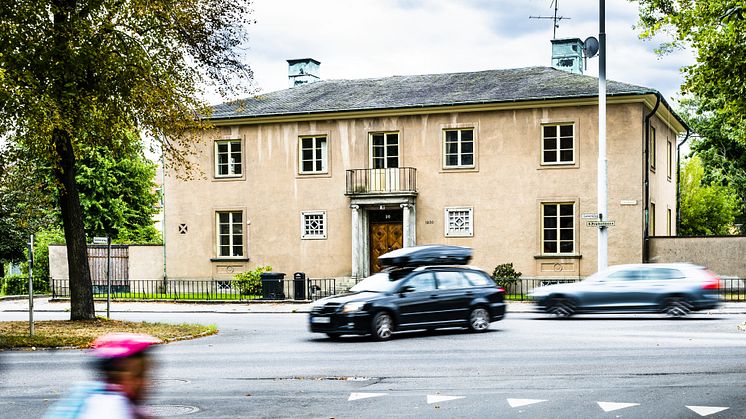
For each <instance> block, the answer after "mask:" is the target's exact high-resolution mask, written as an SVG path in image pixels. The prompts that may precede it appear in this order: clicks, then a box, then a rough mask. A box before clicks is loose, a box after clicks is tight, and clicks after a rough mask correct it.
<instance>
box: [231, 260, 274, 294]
mask: <svg viewBox="0 0 746 419" xmlns="http://www.w3.org/2000/svg"><path fill="white" fill-rule="evenodd" d="M270 271H272V267H271V266H259V267H258V268H256V269H254V270H253V271H246V272H241V273H240V274H236V275H234V276H233V281H231V287H233V288H235V289H238V291H239V292H240V293H241V295H261V293H262V277H261V274H262V272H270Z"/></svg>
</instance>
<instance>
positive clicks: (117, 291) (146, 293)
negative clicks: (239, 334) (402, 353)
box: [50, 278, 337, 301]
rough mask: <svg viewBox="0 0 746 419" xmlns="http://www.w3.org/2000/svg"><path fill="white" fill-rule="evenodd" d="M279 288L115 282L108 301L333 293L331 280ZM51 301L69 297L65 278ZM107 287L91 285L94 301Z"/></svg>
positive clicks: (289, 282) (54, 284)
mask: <svg viewBox="0 0 746 419" xmlns="http://www.w3.org/2000/svg"><path fill="white" fill-rule="evenodd" d="M278 285H280V286H279V289H272V290H271V292H266V291H268V290H265V289H262V290H260V292H258V293H256V294H255V293H249V292H247V291H244V292H241V290H240V289H239V288H238V287H236V286H234V284H233V283H232V281H230V280H227V281H212V280H171V279H169V280H160V279H152V280H148V279H143V280H139V279H137V280H135V279H129V280H124V281H122V280H118V281H117V282H116V285H112V286H111V298H112V299H115V300H184V301H250V300H302V301H308V300H311V301H315V300H318V299H320V298H324V297H328V296H330V295H334V294H336V293H337V285H336V280H335V279H334V278H307V279H305V280H304V281H301V282H298V281H295V280H293V279H283V280H282V283H281V284H278ZM50 286H51V291H52V298H53V299H55V298H69V297H70V284H69V281H68V280H67V279H54V278H52V279H50ZM107 291H108V286H106V285H101V284H94V285H93V297H94V298H95V299H103V298H106V296H107Z"/></svg>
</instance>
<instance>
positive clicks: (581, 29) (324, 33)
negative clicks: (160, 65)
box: [208, 0, 694, 103]
mask: <svg viewBox="0 0 746 419" xmlns="http://www.w3.org/2000/svg"><path fill="white" fill-rule="evenodd" d="M558 1H559V12H558V16H562V17H564V18H565V19H562V20H561V21H560V22H559V28H557V38H580V39H581V40H584V39H586V38H588V37H589V36H594V37H596V38H598V32H599V24H598V17H599V16H598V15H599V11H598V8H599V2H597V1H593V0H558ZM253 9H254V12H253V14H252V18H253V19H254V20H256V23H255V24H252V25H250V26H249V29H248V35H249V37H248V39H247V46H246V47H247V50H246V51H245V57H246V61H247V62H248V64H249V65H250V66H251V68H252V70H253V72H254V86H253V87H254V88H255V89H257V92H258V93H267V92H272V91H276V90H282V89H285V88H287V87H288V79H287V67H288V65H287V61H286V60H287V59H293V58H307V57H310V58H314V59H316V60H318V61H320V62H321V78H322V79H325V80H329V79H360V78H376V77H387V76H394V75H412V74H433V73H451V72H468V71H480V70H489V69H504V68H520V67H531V66H550V65H551V39H552V21H551V20H548V19H541V20H540V19H529V16H552V15H553V14H554V7H553V6H552V0H313V1H299V0H254V2H253ZM637 19H638V5H637V3H630V2H629V1H628V0H606V37H607V51H608V53H607V61H606V63H607V64H606V67H607V70H606V74H607V79H609V80H616V81H621V82H626V83H631V84H635V85H640V86H645V87H651V88H655V89H657V90H659V91H660V92H661V93H663V95H664V97H665V98H666V99H667V100H669V102H673V103H675V102H676V97H677V96H678V92H679V86H680V85H681V83H682V80H683V78H682V75H681V72H680V68H681V67H682V66H684V65H688V64H692V63H693V62H694V56H693V54H692V53H691V52H690V51H679V52H676V53H674V54H670V55H666V56H664V57H659V56H658V55H656V54H655V52H654V49H655V48H656V47H657V46H658V44H659V42H657V41H643V40H640V39H639V37H638V34H639V32H640V31H639V30H636V29H634V28H633V26H634V25H635V24H636V23H637ZM659 41H660V39H659ZM585 74H588V75H592V76H594V77H597V76H598V58H592V59H589V60H588V68H587V70H586V71H585ZM208 98H209V99H208V101H209V102H210V103H218V102H221V101H223V100H221V98H220V97H218V96H216V95H210V96H208Z"/></svg>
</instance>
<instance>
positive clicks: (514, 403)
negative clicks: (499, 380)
mask: <svg viewBox="0 0 746 419" xmlns="http://www.w3.org/2000/svg"><path fill="white" fill-rule="evenodd" d="M545 401H546V400H538V399H508V404H509V405H510V407H521V406H528V405H530V404H535V403H541V402H545Z"/></svg>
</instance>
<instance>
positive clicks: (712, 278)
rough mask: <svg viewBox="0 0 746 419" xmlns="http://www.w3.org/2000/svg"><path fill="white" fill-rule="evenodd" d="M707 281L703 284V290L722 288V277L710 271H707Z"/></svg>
mask: <svg viewBox="0 0 746 419" xmlns="http://www.w3.org/2000/svg"><path fill="white" fill-rule="evenodd" d="M705 275H707V281H705V283H704V284H703V285H702V289H703V290H716V289H719V288H720V278H719V277H718V276H717V275H715V274H714V273H712V272H710V271H705Z"/></svg>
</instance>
